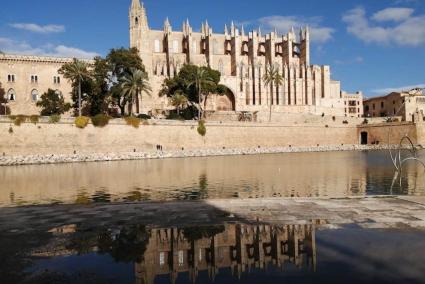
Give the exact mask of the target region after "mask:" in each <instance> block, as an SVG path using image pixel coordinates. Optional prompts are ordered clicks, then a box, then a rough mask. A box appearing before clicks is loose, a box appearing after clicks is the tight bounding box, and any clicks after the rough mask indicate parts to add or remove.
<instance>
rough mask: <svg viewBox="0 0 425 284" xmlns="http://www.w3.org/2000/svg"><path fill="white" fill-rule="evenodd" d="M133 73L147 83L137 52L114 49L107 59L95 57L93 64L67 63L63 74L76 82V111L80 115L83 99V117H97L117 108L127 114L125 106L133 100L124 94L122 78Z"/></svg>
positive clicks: (133, 49) (74, 85)
mask: <svg viewBox="0 0 425 284" xmlns="http://www.w3.org/2000/svg"><path fill="white" fill-rule="evenodd" d="M132 70H140V72H142V73H143V78H145V82H146V83H147V73H146V71H145V67H144V65H143V62H142V59H141V58H140V57H139V55H138V51H137V49H135V48H130V49H125V48H118V49H112V50H111V51H110V52H109V54H108V55H107V56H106V57H105V58H102V57H99V56H98V57H95V58H94V62H93V64H87V63H84V62H82V61H78V60H74V62H72V63H68V64H64V65H63V66H62V68H61V69H60V70H59V72H60V73H61V74H63V76H64V77H65V78H66V79H69V80H70V81H71V83H72V88H73V92H72V101H73V104H72V108H73V109H74V112H75V113H78V109H79V97H80V98H81V105H82V114H84V115H89V116H95V115H97V114H105V113H110V114H115V113H114V111H113V109H114V107H118V108H119V109H120V112H121V115H125V107H126V106H127V105H128V104H130V103H131V102H132V101H131V100H129V99H128V96H127V95H126V94H125V93H124V92H123V91H122V88H121V79H122V78H123V77H125V76H128V74H131V72H132ZM140 91H143V90H140ZM138 95H140V94H138ZM138 95H137V96H136V97H138Z"/></svg>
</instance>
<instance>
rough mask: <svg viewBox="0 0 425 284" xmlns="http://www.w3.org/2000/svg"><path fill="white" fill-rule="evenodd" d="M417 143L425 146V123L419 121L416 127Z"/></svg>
mask: <svg viewBox="0 0 425 284" xmlns="http://www.w3.org/2000/svg"><path fill="white" fill-rule="evenodd" d="M416 135H417V143H418V144H421V145H422V146H424V147H425V123H418V124H417V127H416Z"/></svg>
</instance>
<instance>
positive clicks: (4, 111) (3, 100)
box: [0, 83, 10, 115]
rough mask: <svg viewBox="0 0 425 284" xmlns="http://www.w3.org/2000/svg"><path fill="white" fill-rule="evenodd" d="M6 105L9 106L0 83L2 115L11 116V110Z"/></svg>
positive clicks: (0, 109)
mask: <svg viewBox="0 0 425 284" xmlns="http://www.w3.org/2000/svg"><path fill="white" fill-rule="evenodd" d="M6 104H7V98H6V92H5V90H4V89H3V88H2V86H1V83H0V115H7V114H10V108H9V107H8V106H7V105H6Z"/></svg>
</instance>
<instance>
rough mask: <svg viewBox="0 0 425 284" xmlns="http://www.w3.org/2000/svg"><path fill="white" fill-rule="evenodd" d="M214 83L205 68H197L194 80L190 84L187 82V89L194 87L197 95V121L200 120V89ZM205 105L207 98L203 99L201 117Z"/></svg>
mask: <svg viewBox="0 0 425 284" xmlns="http://www.w3.org/2000/svg"><path fill="white" fill-rule="evenodd" d="M214 84H215V83H214V81H213V79H212V78H211V76H210V75H209V74H208V71H207V70H206V69H205V68H202V67H200V68H197V70H196V73H195V78H193V80H192V81H191V82H189V84H188V87H190V86H195V89H196V92H197V94H198V105H199V107H198V120H201V109H202V107H201V96H202V89H203V88H204V87H205V86H207V85H214ZM206 105H207V97H206V96H205V99H204V110H203V114H202V116H203V115H204V114H205V108H206Z"/></svg>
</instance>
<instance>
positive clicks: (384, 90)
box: [372, 83, 425, 95]
mask: <svg viewBox="0 0 425 284" xmlns="http://www.w3.org/2000/svg"><path fill="white" fill-rule="evenodd" d="M415 88H425V83H421V84H416V85H407V86H401V87H386V88H380V89H374V90H372V93H375V94H380V95H385V94H389V93H392V92H401V91H410V90H412V89H415Z"/></svg>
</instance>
